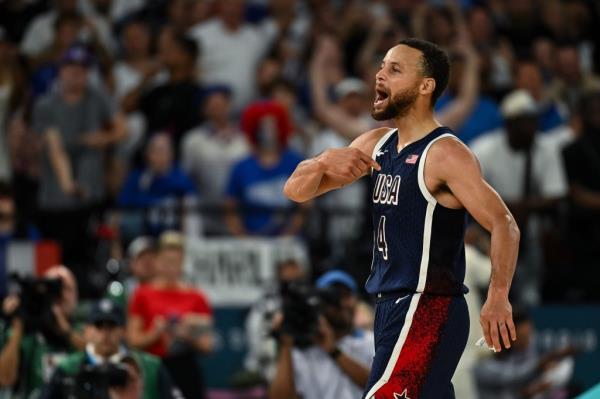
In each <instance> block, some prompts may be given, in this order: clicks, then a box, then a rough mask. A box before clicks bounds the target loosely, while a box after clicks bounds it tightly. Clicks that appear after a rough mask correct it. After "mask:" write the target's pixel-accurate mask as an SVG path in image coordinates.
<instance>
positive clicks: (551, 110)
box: [515, 60, 567, 132]
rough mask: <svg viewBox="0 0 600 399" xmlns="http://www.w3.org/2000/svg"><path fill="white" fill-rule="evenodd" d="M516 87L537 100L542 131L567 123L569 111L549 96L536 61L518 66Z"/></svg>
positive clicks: (520, 63)
mask: <svg viewBox="0 0 600 399" xmlns="http://www.w3.org/2000/svg"><path fill="white" fill-rule="evenodd" d="M515 69H516V71H515V87H516V88H518V89H525V90H527V91H528V92H529V94H530V95H531V96H532V97H533V99H534V100H535V102H536V104H537V106H538V112H539V115H540V121H539V126H540V131H541V132H547V131H549V130H552V129H555V128H557V127H559V126H561V125H563V124H564V123H565V122H566V121H567V109H566V108H565V106H564V105H563V104H560V103H559V102H557V101H556V100H555V99H554V98H551V97H549V96H548V92H547V90H546V87H545V84H544V80H543V76H542V71H541V69H540V66H539V65H538V64H537V63H536V62H534V61H528V60H524V61H520V62H518V63H517V65H516V68H515Z"/></svg>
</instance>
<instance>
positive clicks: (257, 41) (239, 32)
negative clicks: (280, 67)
mask: <svg viewBox="0 0 600 399" xmlns="http://www.w3.org/2000/svg"><path fill="white" fill-rule="evenodd" d="M245 5H246V1H245V0H230V1H221V2H218V4H217V6H218V14H217V17H216V18H213V19H210V20H208V21H207V22H204V23H201V24H199V25H196V26H195V27H193V28H192V29H191V30H190V34H191V35H192V37H194V39H195V40H196V41H197V42H198V45H199V46H200V48H202V50H203V54H204V55H203V57H202V60H200V63H199V67H200V71H201V73H200V76H199V77H200V78H201V79H202V81H203V82H204V83H206V84H216V83H220V84H226V85H228V86H229V87H231V89H232V92H233V109H234V111H237V112H239V111H240V110H241V109H242V108H243V107H244V106H245V105H246V104H248V102H250V101H251V100H252V99H253V98H254V97H255V96H256V86H255V79H254V77H255V76H254V74H255V71H256V67H257V66H258V63H259V61H260V60H261V59H262V58H263V56H264V54H265V53H266V51H267V49H268V47H269V45H270V43H271V41H272V39H273V37H272V36H273V34H274V33H276V31H275V30H268V29H262V30H261V29H259V28H256V27H253V26H252V25H249V24H247V23H245V22H244V9H245ZM269 32H271V33H269ZM240 59H241V60H244V62H235V61H234V60H240Z"/></svg>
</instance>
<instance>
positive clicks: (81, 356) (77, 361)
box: [58, 352, 85, 374]
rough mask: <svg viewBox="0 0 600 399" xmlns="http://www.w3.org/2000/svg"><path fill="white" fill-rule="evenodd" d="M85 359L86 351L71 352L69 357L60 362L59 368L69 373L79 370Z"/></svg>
mask: <svg viewBox="0 0 600 399" xmlns="http://www.w3.org/2000/svg"><path fill="white" fill-rule="evenodd" d="M84 360H85V353H84V352H75V353H71V354H70V355H67V357H66V358H64V359H63V360H62V361H61V362H60V363H59V364H58V368H59V369H61V370H62V371H63V372H65V373H67V374H70V373H74V372H77V370H79V367H80V366H81V363H83V362H84Z"/></svg>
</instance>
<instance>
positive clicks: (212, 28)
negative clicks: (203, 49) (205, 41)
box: [190, 19, 219, 39]
mask: <svg viewBox="0 0 600 399" xmlns="http://www.w3.org/2000/svg"><path fill="white" fill-rule="evenodd" d="M218 27H219V23H218V21H217V20H215V19H211V20H208V21H206V22H202V23H200V24H198V25H196V26H194V27H192V29H191V30H190V34H191V36H192V37H194V38H196V39H201V38H202V37H203V36H205V35H210V34H213V33H215V32H217V31H218Z"/></svg>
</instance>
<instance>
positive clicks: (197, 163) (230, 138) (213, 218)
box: [181, 86, 250, 234]
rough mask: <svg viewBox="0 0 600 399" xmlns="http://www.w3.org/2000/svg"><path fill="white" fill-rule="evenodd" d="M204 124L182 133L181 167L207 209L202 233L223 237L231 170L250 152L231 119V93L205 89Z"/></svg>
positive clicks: (226, 89) (212, 87)
mask: <svg viewBox="0 0 600 399" xmlns="http://www.w3.org/2000/svg"><path fill="white" fill-rule="evenodd" d="M202 111H203V112H202V113H203V118H204V121H205V122H204V123H203V124H202V125H200V126H198V127H196V128H195V129H193V130H190V131H189V132H188V133H186V135H185V137H184V139H183V142H182V146H181V154H182V166H183V168H184V170H185V171H186V172H187V173H188V174H189V175H190V177H191V178H192V179H194V181H195V182H196V185H197V187H201V188H202V202H201V203H202V204H203V205H204V206H206V207H207V209H206V211H207V212H206V213H205V214H206V217H207V218H206V220H205V231H206V232H207V234H223V233H225V232H226V229H224V225H223V214H222V204H223V198H224V195H225V185H226V184H227V179H228V178H229V175H230V174H231V168H232V167H233V165H234V164H235V163H237V162H238V161H239V160H240V159H242V158H245V157H246V156H248V154H249V152H250V148H249V145H248V142H247V140H246V138H245V137H244V135H243V133H242V131H241V130H240V128H239V127H238V126H237V125H236V124H234V122H233V120H232V119H231V91H230V90H229V88H227V87H226V86H210V87H207V88H206V90H205V94H204V101H203V105H202Z"/></svg>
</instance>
